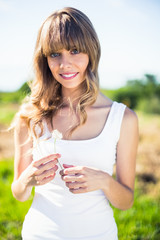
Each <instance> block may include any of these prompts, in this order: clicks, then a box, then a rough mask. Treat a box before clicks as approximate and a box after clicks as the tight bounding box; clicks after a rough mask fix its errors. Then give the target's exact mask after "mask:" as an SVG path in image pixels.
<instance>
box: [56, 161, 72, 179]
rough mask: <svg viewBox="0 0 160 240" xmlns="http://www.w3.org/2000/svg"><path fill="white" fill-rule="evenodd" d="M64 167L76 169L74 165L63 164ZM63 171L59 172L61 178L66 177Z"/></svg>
mask: <svg viewBox="0 0 160 240" xmlns="http://www.w3.org/2000/svg"><path fill="white" fill-rule="evenodd" d="M63 167H64V168H70V167H74V165H68V164H63ZM63 170H64V169H63ZM63 170H61V171H60V172H59V174H60V175H61V176H63V175H64V171H63Z"/></svg>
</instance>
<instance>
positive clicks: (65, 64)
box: [60, 53, 72, 68]
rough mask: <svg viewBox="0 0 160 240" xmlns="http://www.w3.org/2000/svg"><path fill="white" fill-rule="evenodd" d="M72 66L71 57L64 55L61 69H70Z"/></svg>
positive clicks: (61, 60)
mask: <svg viewBox="0 0 160 240" xmlns="http://www.w3.org/2000/svg"><path fill="white" fill-rule="evenodd" d="M71 65H72V59H71V56H70V55H69V54H68V53H63V54H62V55H61V59H60V68H70V67H71Z"/></svg>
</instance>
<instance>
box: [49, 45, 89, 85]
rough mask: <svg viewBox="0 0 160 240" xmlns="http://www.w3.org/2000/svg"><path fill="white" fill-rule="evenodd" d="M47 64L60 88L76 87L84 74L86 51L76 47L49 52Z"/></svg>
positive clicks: (86, 61) (87, 61) (83, 78)
mask: <svg viewBox="0 0 160 240" xmlns="http://www.w3.org/2000/svg"><path fill="white" fill-rule="evenodd" d="M47 61H48V66H49V68H50V71H51V73H52V75H53V77H54V78H55V79H56V80H57V81H58V82H59V83H60V84H61V85H62V88H66V89H76V88H77V87H78V86H79V85H80V84H81V83H82V82H83V81H84V80H85V76H86V69H87V66H88V63H89V57H88V55H87V54H86V53H82V52H78V51H77V50H76V49H72V50H69V51H68V50H66V49H62V50H60V51H58V52H55V53H51V54H50V55H49V56H48V57H47Z"/></svg>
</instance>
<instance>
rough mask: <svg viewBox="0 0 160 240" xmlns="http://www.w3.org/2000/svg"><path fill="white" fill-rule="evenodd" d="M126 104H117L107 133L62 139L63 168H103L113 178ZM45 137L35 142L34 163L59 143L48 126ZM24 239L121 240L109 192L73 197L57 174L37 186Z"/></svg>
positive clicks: (111, 111) (82, 194)
mask: <svg viewBox="0 0 160 240" xmlns="http://www.w3.org/2000/svg"><path fill="white" fill-rule="evenodd" d="M125 107H126V106H125V105H123V104H121V103H117V102H113V104H112V107H111V110H110V113H109V116H108V118H107V120H106V123H105V126H104V128H103V130H102V132H101V133H100V134H99V135H98V136H97V137H95V138H92V139H89V140H57V141H56V150H57V152H58V153H60V154H61V158H60V160H59V161H60V162H61V164H63V163H65V164H71V165H74V166H78V165H79V166H80V165H81V166H89V167H95V168H99V169H101V170H103V171H105V172H107V173H108V174H110V175H112V173H113V165H114V164H115V161H116V147H117V142H118V140H119V136H120V129H121V123H122V119H123V115H124V111H125ZM44 128H45V131H44V135H43V136H41V137H40V139H39V143H38V144H37V143H36V141H35V140H34V148H33V159H34V160H36V159H39V158H41V157H42V156H47V155H49V154H51V153H53V149H54V139H53V138H49V139H48V140H47V138H48V136H50V135H51V133H50V132H49V130H48V129H47V125H46V124H45V125H44ZM22 238H23V239H24V240H117V239H118V237H117V226H116V223H115V220H114V217H113V211H112V208H111V207H110V204H109V202H108V200H107V199H106V197H105V195H104V193H103V191H101V190H97V191H92V192H89V193H81V194H73V193H71V192H69V190H68V188H67V187H66V186H65V183H64V182H63V181H62V179H61V177H60V175H59V172H58V171H57V173H56V176H55V178H54V179H53V180H52V181H51V182H49V183H47V184H45V185H43V186H37V187H35V196H34V199H33V203H32V205H31V207H30V209H29V211H28V213H27V215H26V217H25V220H24V223H23V228H22Z"/></svg>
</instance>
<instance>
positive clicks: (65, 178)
mask: <svg viewBox="0 0 160 240" xmlns="http://www.w3.org/2000/svg"><path fill="white" fill-rule="evenodd" d="M62 180H63V181H65V182H84V181H85V180H86V178H85V176H84V175H81V174H77V175H63V176H62Z"/></svg>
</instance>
